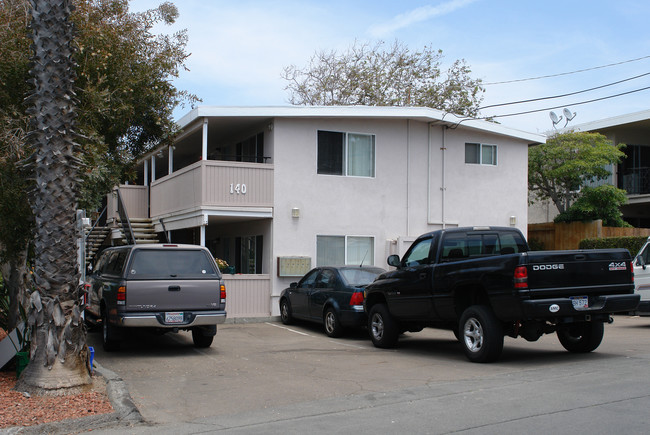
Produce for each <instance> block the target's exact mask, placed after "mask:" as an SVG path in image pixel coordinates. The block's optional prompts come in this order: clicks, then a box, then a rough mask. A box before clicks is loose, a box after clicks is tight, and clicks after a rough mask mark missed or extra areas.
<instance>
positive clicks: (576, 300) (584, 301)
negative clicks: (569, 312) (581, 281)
mask: <svg viewBox="0 0 650 435" xmlns="http://www.w3.org/2000/svg"><path fill="white" fill-rule="evenodd" d="M569 299H571V303H572V304H573V308H575V309H576V310H586V309H588V308H589V298H588V297H587V296H572V297H570V298H569Z"/></svg>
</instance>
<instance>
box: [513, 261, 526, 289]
mask: <svg viewBox="0 0 650 435" xmlns="http://www.w3.org/2000/svg"><path fill="white" fill-rule="evenodd" d="M515 288H516V289H526V288H528V268H527V267H526V266H517V267H516V268H515Z"/></svg>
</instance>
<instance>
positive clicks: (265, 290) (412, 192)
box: [120, 107, 544, 317]
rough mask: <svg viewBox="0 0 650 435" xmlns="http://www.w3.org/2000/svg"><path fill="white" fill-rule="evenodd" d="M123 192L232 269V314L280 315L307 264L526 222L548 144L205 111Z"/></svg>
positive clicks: (430, 121)
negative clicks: (451, 232)
mask: <svg viewBox="0 0 650 435" xmlns="http://www.w3.org/2000/svg"><path fill="white" fill-rule="evenodd" d="M179 125H180V127H181V128H182V133H181V134H180V135H179V136H178V138H177V139H176V140H175V142H174V145H173V146H170V147H166V148H164V149H157V150H155V151H153V152H152V153H150V154H149V155H147V156H145V158H143V159H142V160H141V161H140V162H139V163H138V179H137V180H131V182H130V183H129V184H128V185H122V186H120V191H121V193H122V196H123V197H124V198H125V203H126V209H127V212H128V214H129V217H131V218H132V217H151V218H152V220H153V222H154V223H155V225H156V231H159V232H162V231H166V232H167V233H168V234H169V237H170V241H171V242H177V243H182V242H183V243H196V244H201V245H204V246H207V247H208V248H209V249H210V250H211V251H212V253H213V254H214V255H215V257H217V258H220V259H223V260H225V261H227V262H228V264H229V265H231V266H233V267H234V272H235V275H231V276H227V278H228V279H229V281H228V282H227V285H228V312H229V317H237V316H268V315H277V313H278V308H277V297H278V296H279V294H280V292H281V291H282V289H283V288H285V287H287V286H288V285H289V284H290V282H292V281H296V280H297V279H298V278H299V276H301V275H302V274H303V273H305V272H306V271H307V270H309V268H310V267H314V266H316V265H324V264H362V263H363V264H374V265H377V266H381V267H384V268H386V267H387V264H386V257H387V256H388V255H389V254H393V253H397V254H403V253H404V252H405V250H406V248H407V247H408V246H409V244H410V242H411V241H412V240H413V239H414V238H415V237H416V236H418V235H420V234H421V233H424V232H427V231H432V230H435V229H439V228H445V227H450V226H467V225H499V226H516V227H518V228H520V229H521V230H522V231H526V226H527V210H528V209H527V156H528V154H527V153H528V145H529V144H532V143H540V142H543V141H544V137H543V136H540V135H536V134H532V133H525V132H521V131H517V130H512V129H508V128H505V127H503V126H501V125H499V124H494V123H488V122H483V121H476V120H470V121H464V122H462V123H460V124H459V123H458V119H456V118H454V117H453V116H449V115H444V114H443V113H442V112H440V111H437V110H433V109H428V108H397V107H198V108H195V109H193V110H192V111H190V112H189V113H188V114H187V115H185V116H184V117H183V118H181V119H180V121H179Z"/></svg>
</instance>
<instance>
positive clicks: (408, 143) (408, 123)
mask: <svg viewBox="0 0 650 435" xmlns="http://www.w3.org/2000/svg"><path fill="white" fill-rule="evenodd" d="M410 172H411V120H410V119H407V120H406V235H407V236H410V235H411V225H410V222H409V221H410V219H409V174H410Z"/></svg>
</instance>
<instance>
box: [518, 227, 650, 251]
mask: <svg viewBox="0 0 650 435" xmlns="http://www.w3.org/2000/svg"><path fill="white" fill-rule="evenodd" d="M625 236H641V237H648V236H650V228H614V227H603V221H602V220H596V221H591V222H569V223H554V222H549V223H545V224H529V225H528V240H529V241H530V240H535V241H538V242H540V243H542V244H543V245H544V249H545V250H556V249H557V250H559V249H578V246H579V245H580V241H581V240H583V239H589V238H596V237H625Z"/></svg>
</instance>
